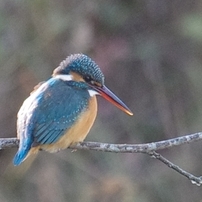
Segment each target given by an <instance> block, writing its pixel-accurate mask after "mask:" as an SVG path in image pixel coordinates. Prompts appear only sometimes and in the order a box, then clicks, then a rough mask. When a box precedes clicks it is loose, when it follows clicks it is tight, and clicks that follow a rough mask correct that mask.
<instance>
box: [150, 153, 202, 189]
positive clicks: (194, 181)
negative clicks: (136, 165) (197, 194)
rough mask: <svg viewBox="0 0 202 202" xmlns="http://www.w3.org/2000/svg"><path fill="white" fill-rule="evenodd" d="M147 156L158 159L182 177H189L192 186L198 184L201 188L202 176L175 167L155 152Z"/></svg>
mask: <svg viewBox="0 0 202 202" xmlns="http://www.w3.org/2000/svg"><path fill="white" fill-rule="evenodd" d="M147 154H149V155H150V156H151V157H152V158H156V159H158V160H159V161H161V162H162V163H164V164H165V165H167V166H168V167H169V168H172V169H173V170H175V171H177V172H178V173H180V174H181V175H183V176H185V177H187V178H188V179H189V180H190V181H191V183H192V184H196V185H197V186H200V185H201V184H202V176H200V177H196V176H194V175H192V174H191V173H188V172H186V171H185V170H183V169H182V168H180V167H179V166H177V165H175V164H174V163H172V162H170V161H169V160H168V159H166V158H165V157H163V156H162V155H161V154H159V153H157V152H155V151H153V152H148V153H147Z"/></svg>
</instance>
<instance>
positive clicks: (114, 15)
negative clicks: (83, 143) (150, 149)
mask: <svg viewBox="0 0 202 202" xmlns="http://www.w3.org/2000/svg"><path fill="white" fill-rule="evenodd" d="M80 52H82V53H85V54H87V55H89V56H90V57H92V58H93V59H94V60H95V61H96V62H97V64H98V65H99V66H100V67H101V69H102V71H103V72H104V74H105V76H106V85H107V86H108V87H109V88H110V89H111V90H112V91H113V92H115V93H116V94H117V95H118V96H119V97H120V98H121V99H122V100H123V101H124V102H125V103H126V104H127V105H128V106H129V107H130V108H131V110H132V111H133V112H134V116H133V117H129V116H127V115H126V114H124V113H122V112H121V111H120V110H118V109H117V108H115V107H114V106H112V105H111V104H109V103H108V102H106V101H105V100H103V99H102V98H98V101H99V114H98V117H97V120H96V123H95V125H94V127H93V129H92V130H91V132H90V134H89V136H88V138H87V140H89V141H100V142H109V143H146V142H151V141H159V140H163V139H168V138H173V137H177V136H182V135H185V134H190V133H194V132H197V131H202V79H201V77H202V2H201V1H200V0H195V1H194V0H193V1H192V0H183V1H182V0H159V1H158V0H147V1H144V0H136V1H124V0H122V1H121V0H118V1H113V0H107V1H92V0H86V1H81V0H78V1H73V0H57V1H55V0H43V1H40V0H35V1H23V0H17V1H11V0H6V1H0V128H1V132H0V137H15V136H16V114H17V111H18V110H19V108H20V106H21V104H22V102H23V100H24V99H25V98H26V97H27V96H28V95H29V93H30V91H31V90H32V89H33V87H34V86H35V85H36V84H37V83H38V82H40V81H43V80H46V79H48V78H49V77H50V75H51V73H52V71H53V69H54V68H55V67H57V66H58V64H59V63H60V61H62V60H63V59H64V58H65V57H66V56H67V55H69V54H71V53H80ZM15 152H16V149H15V148H13V149H7V150H4V151H0V173H1V175H0V178H1V179H0V201H5V202H8V201H16V202H18V201H19V202H21V201H29V202H32V201H33V202H35V201H43V202H46V201H47V202H50V201H61V202H63V201H70V202H77V201H82V202H108V201H110V202H116V201H122V202H134V201H135V202H151V201H155V202H161V201H163V202H166V201H168V202H170V201H178V202H190V201H198V202H200V201H201V198H202V197H201V196H202V194H201V188H199V187H197V186H194V185H192V184H191V183H190V181H188V180H187V179H186V178H184V177H182V176H180V175H179V174H177V173H176V172H174V171H173V170H171V169H169V168H167V167H166V166H165V165H163V164H162V163H160V162H158V161H157V160H155V159H151V158H150V157H149V156H146V155H143V154H113V153H102V152H95V151H77V152H74V153H71V151H70V150H65V151H62V152H60V153H57V154H49V153H46V152H40V154H39V156H38V157H37V158H36V159H35V161H34V162H33V163H32V164H31V160H28V161H27V162H25V163H24V164H23V165H22V166H20V167H17V168H16V167H13V165H12V158H13V156H14V154H15ZM161 153H162V154H163V155H165V156H166V157H167V158H168V159H170V160H171V161H173V162H174V163H176V164H178V165H179V166H181V167H182V168H184V169H185V170H187V171H189V172H191V173H194V174H195V175H197V176H200V175H202V163H201V162H202V154H201V153H202V147H201V143H200V142H198V143H192V144H190V145H184V146H180V147H177V148H172V149H169V150H164V151H161ZM30 165H31V166H30Z"/></svg>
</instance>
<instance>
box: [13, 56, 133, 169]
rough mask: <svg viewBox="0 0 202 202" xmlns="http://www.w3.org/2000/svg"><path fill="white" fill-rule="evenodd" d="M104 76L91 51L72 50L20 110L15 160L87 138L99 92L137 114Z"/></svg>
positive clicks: (128, 112)
mask: <svg viewBox="0 0 202 202" xmlns="http://www.w3.org/2000/svg"><path fill="white" fill-rule="evenodd" d="M104 80H105V78H104V75H103V73H102V71H101V69H100V68H99V66H98V65H97V64H96V63H95V62H94V61H93V60H92V59H91V58H90V57H88V56H87V55H84V54H82V53H79V54H72V55H70V56H68V57H67V58H66V59H65V60H63V61H62V62H61V63H60V64H59V66H58V67H57V68H56V69H54V71H53V74H52V76H51V77H50V78H49V79H48V80H47V81H45V82H41V83H39V85H37V87H36V88H34V90H33V92H31V94H30V96H29V97H28V98H27V99H26V100H25V101H24V102H23V104H22V106H21V108H20V110H19V112H18V114H17V138H18V139H19V148H18V151H17V153H16V155H15V156H14V159H13V164H14V165H15V166H18V165H20V164H21V163H22V162H23V161H24V160H25V159H27V157H29V156H30V155H32V154H36V153H38V151H39V150H45V151H47V152H50V153H54V152H58V151H60V150H64V149H66V148H67V147H69V146H70V145H73V144H76V143H78V142H82V141H84V139H85V138H86V136H87V134H88V133H89V131H90V129H91V127H92V125H93V123H94V121H95V118H96V115H97V99H96V96H97V95H100V96H102V97H103V98H105V99H106V100H108V101H109V102H111V103H112V104H114V105H115V106H116V107H118V108H119V109H121V110H122V111H124V112H125V113H127V114H128V115H133V113H132V111H131V110H130V109H129V108H128V107H127V106H126V105H125V104H124V103H123V102H122V101H121V100H120V99H119V98H118V97H117V96H116V95H115V94H114V93H113V92H111V91H110V90H109V89H108V88H107V87H106V86H105V84H104V83H105V81H104Z"/></svg>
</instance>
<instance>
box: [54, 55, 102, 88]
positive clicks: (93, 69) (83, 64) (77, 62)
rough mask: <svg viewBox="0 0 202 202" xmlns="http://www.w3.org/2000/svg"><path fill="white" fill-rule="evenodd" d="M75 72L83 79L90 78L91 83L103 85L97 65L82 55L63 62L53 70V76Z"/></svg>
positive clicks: (68, 58) (71, 56)
mask: <svg viewBox="0 0 202 202" xmlns="http://www.w3.org/2000/svg"><path fill="white" fill-rule="evenodd" d="M70 72H75V73H78V74H79V75H81V76H82V77H83V78H86V77H90V78H91V79H92V80H93V81H96V82H98V83H100V84H101V85H104V75H103V73H102V72H101V70H100V68H99V67H98V65H97V64H96V63H95V62H94V61H93V60H92V59H91V58H89V57H88V56H86V55H84V54H73V55H70V56H68V57H67V58H66V59H65V60H63V61H62V62H61V63H60V65H59V66H58V67H57V68H56V69H55V70H54V72H53V76H55V75H64V74H69V73H70Z"/></svg>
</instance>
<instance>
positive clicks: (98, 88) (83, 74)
mask: <svg viewBox="0 0 202 202" xmlns="http://www.w3.org/2000/svg"><path fill="white" fill-rule="evenodd" d="M53 77H56V78H59V79H62V80H65V81H72V80H73V81H76V82H79V83H81V84H82V83H85V84H87V88H88V92H89V94H90V96H94V95H96V94H98V95H101V96H102V97H104V98H105V99H106V100H108V101H109V102H111V103H112V104H114V105H115V106H117V107H118V108H119V109H121V110H122V111H124V112H126V113H127V114H129V115H133V113H132V112H131V110H130V109H129V108H128V107H127V106H126V105H125V104H124V103H123V102H122V101H121V100H120V99H119V98H118V97H117V96H116V95H115V94H114V93H112V92H111V91H110V90H109V89H108V88H107V87H106V86H105V85H104V74H103V73H102V71H101V70H100V68H99V67H98V65H97V64H96V63H95V62H94V61H93V60H91V58H89V57H88V56H86V55H84V54H74V55H70V56H69V57H67V58H66V59H65V60H63V61H62V62H61V63H60V65H59V66H58V67H57V68H56V69H55V70H54V72H53Z"/></svg>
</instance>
